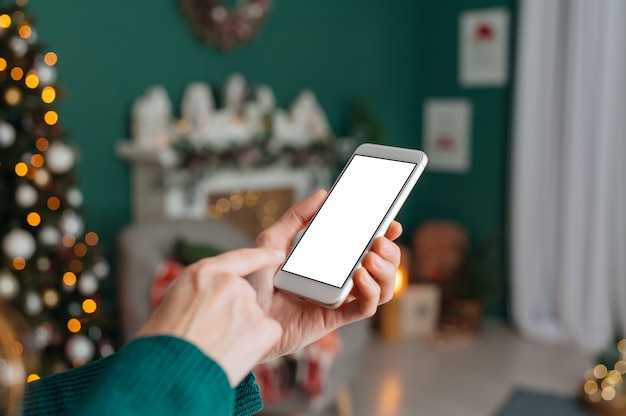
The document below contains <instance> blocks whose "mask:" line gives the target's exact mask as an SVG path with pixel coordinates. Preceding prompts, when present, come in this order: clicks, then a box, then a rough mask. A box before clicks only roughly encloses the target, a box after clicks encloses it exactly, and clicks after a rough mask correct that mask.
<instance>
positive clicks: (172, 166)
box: [115, 140, 330, 222]
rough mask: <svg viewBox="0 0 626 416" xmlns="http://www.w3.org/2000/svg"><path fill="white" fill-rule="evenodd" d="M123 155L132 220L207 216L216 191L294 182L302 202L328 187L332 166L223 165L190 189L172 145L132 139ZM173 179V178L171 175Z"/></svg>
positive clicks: (122, 147)
mask: <svg viewBox="0 0 626 416" xmlns="http://www.w3.org/2000/svg"><path fill="white" fill-rule="evenodd" d="M115 151H116V154H117V155H118V157H120V158H121V159H124V160H126V161H128V162H129V163H130V165H131V169H132V205H133V207H132V211H133V221H135V222H141V221H151V220H159V219H167V218H170V219H172V218H195V219H202V218H207V215H208V209H209V207H208V204H209V198H210V195H211V194H212V193H226V192H234V191H247V190H274V189H283V188H290V189H293V192H294V199H295V200H294V201H293V202H297V201H300V200H302V199H304V198H305V197H307V196H308V195H310V194H311V193H312V192H314V191H315V190H317V189H319V188H328V186H329V184H330V170H329V169H326V168H320V167H319V166H315V167H298V168H292V167H288V166H282V165H276V166H269V167H263V168H254V169H251V168H249V169H232V168H229V169H220V170H219V171H215V172H211V173H207V174H206V175H204V176H203V177H202V178H201V179H200V180H199V181H198V182H197V183H195V185H194V187H193V192H191V193H186V191H185V190H184V189H182V188H181V187H180V186H171V185H170V186H168V185H167V183H176V178H177V177H178V175H182V174H184V172H183V171H181V170H180V169H179V168H178V167H177V166H178V163H179V161H180V156H179V155H178V154H177V153H176V152H175V151H174V150H173V149H170V148H166V149H156V148H147V147H142V146H139V145H137V144H135V143H133V142H132V141H130V140H122V141H119V142H118V143H117V144H116V146H115ZM171 179H173V181H171Z"/></svg>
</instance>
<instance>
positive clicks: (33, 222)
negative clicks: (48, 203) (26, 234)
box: [26, 212, 41, 227]
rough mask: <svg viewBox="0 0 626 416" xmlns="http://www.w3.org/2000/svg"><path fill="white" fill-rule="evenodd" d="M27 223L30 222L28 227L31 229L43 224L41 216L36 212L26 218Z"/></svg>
mask: <svg viewBox="0 0 626 416" xmlns="http://www.w3.org/2000/svg"><path fill="white" fill-rule="evenodd" d="M26 222H28V225H30V226H31V227H37V226H38V225H39V224H41V215H39V214H38V213H36V212H30V213H29V214H28V215H27V216H26Z"/></svg>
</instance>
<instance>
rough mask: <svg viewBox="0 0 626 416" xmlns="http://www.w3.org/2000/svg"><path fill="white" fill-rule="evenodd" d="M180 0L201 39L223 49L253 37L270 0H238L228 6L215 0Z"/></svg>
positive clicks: (268, 6) (225, 49)
mask: <svg viewBox="0 0 626 416" xmlns="http://www.w3.org/2000/svg"><path fill="white" fill-rule="evenodd" d="M179 1H180V6H181V8H182V10H183V13H184V14H185V16H186V17H187V20H188V22H189V24H190V26H191V29H192V30H193V31H194V32H195V34H196V35H197V36H198V37H199V38H200V40H202V42H204V43H206V44H208V45H211V46H216V47H218V48H219V49H221V50H223V51H227V50H230V49H232V48H234V47H236V46H239V45H241V44H243V43H245V42H247V41H249V40H250V39H252V38H253V37H254V36H255V35H256V34H257V32H258V31H259V29H260V28H261V24H262V23H263V21H264V20H265V17H266V16H267V13H268V11H269V8H270V0H241V1H239V2H238V4H237V6H236V7H228V6H226V5H224V4H223V2H221V1H218V0H179Z"/></svg>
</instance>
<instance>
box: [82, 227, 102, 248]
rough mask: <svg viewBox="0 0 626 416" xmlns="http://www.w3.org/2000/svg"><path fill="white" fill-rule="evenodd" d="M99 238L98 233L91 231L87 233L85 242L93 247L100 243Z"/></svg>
mask: <svg viewBox="0 0 626 416" xmlns="http://www.w3.org/2000/svg"><path fill="white" fill-rule="evenodd" d="M98 240H99V238H98V234H96V233H95V232H93V231H90V232H88V233H87V234H85V242H86V243H87V244H88V245H90V246H92V247H93V246H95V245H97V244H98Z"/></svg>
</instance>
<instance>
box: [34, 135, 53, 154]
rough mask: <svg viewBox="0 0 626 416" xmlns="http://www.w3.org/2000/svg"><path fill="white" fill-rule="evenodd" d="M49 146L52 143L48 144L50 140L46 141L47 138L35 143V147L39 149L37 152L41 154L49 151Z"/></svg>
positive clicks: (39, 139) (41, 138)
mask: <svg viewBox="0 0 626 416" xmlns="http://www.w3.org/2000/svg"><path fill="white" fill-rule="evenodd" d="M49 145H50V143H49V142H48V139H46V138H45V137H40V138H38V139H37V141H36V142H35V146H36V147H37V150H39V151H40V152H45V151H46V150H48V146H49Z"/></svg>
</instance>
